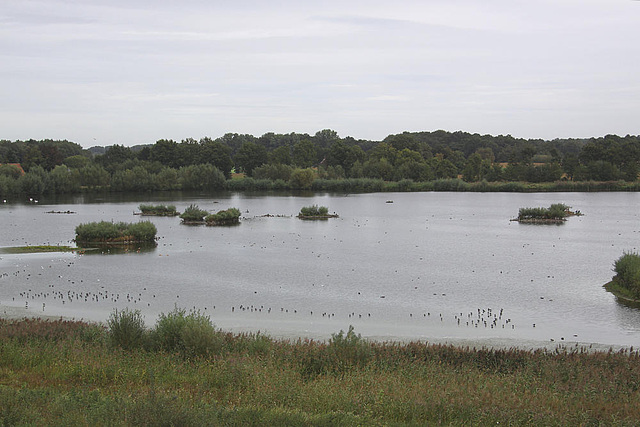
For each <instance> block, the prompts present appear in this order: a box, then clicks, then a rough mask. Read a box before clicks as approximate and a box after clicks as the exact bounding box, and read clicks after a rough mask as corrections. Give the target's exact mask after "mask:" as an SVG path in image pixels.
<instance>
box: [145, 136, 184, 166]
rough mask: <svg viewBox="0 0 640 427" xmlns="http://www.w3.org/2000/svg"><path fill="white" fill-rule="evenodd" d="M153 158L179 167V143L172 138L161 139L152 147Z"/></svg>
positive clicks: (166, 164)
mask: <svg viewBox="0 0 640 427" xmlns="http://www.w3.org/2000/svg"><path fill="white" fill-rule="evenodd" d="M151 160H154V161H158V162H160V163H162V164H163V165H165V166H170V167H172V168H175V167H179V166H180V162H179V156H178V143H177V142H175V141H174V140H172V139H160V140H158V141H156V143H155V145H154V146H153V147H152V148H151Z"/></svg>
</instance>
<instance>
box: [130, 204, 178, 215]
mask: <svg viewBox="0 0 640 427" xmlns="http://www.w3.org/2000/svg"><path fill="white" fill-rule="evenodd" d="M138 209H140V212H142V213H143V214H145V215H159V216H174V215H177V214H178V212H177V210H176V207H175V205H145V204H141V205H140V206H138Z"/></svg>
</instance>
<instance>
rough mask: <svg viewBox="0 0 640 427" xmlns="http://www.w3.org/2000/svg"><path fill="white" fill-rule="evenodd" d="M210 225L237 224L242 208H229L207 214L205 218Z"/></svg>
mask: <svg viewBox="0 0 640 427" xmlns="http://www.w3.org/2000/svg"><path fill="white" fill-rule="evenodd" d="M204 220H205V221H206V222H207V224H209V225H224V224H237V223H238V222H239V221H240V210H239V209H237V208H229V209H226V210H221V211H218V212H217V213H215V214H210V215H207V216H206V217H205V219H204Z"/></svg>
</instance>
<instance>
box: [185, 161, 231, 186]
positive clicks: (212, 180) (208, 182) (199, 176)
mask: <svg viewBox="0 0 640 427" xmlns="http://www.w3.org/2000/svg"><path fill="white" fill-rule="evenodd" d="M178 174H179V176H180V183H181V184H182V189H183V190H209V191H219V190H224V188H225V186H226V179H225V177H224V174H223V173H222V172H221V171H220V169H218V168H216V167H214V166H213V165H211V164H209V163H207V164H202V165H190V166H183V167H181V168H180V170H179V171H178Z"/></svg>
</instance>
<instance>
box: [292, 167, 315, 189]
mask: <svg viewBox="0 0 640 427" xmlns="http://www.w3.org/2000/svg"><path fill="white" fill-rule="evenodd" d="M314 179H316V172H315V171H314V170H313V169H295V170H294V171H293V172H291V177H290V179H289V186H290V187H291V188H292V189H296V190H306V189H309V188H311V185H312V184H313V180H314Z"/></svg>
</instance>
